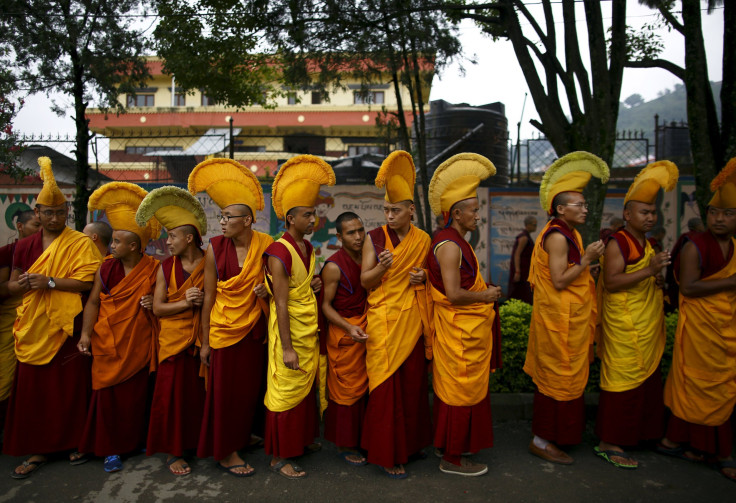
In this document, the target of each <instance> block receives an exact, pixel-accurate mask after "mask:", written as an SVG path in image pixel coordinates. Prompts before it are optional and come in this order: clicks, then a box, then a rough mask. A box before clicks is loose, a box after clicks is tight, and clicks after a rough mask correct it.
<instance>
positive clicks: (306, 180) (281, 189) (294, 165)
mask: <svg viewBox="0 0 736 503" xmlns="http://www.w3.org/2000/svg"><path fill="white" fill-rule="evenodd" d="M321 185H335V172H334V171H332V166H330V165H329V164H327V163H326V162H325V161H324V160H322V159H320V158H319V157H316V156H314V155H306V154H305V155H298V156H296V157H292V158H291V159H289V160H288V161H286V162H285V163H284V164H283V165H282V166H281V169H279V172H278V173H277V174H276V178H275V179H274V181H273V185H272V186H271V204H273V210H274V212H275V213H276V217H277V218H278V219H279V220H283V219H284V218H285V216H286V214H287V213H288V212H289V210H291V209H292V208H296V207H297V206H306V207H312V206H314V204H315V202H316V201H317V196H319V188H320V186H321Z"/></svg>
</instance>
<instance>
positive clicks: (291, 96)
mask: <svg viewBox="0 0 736 503" xmlns="http://www.w3.org/2000/svg"><path fill="white" fill-rule="evenodd" d="M286 103H287V104H288V105H296V93H287V94H286Z"/></svg>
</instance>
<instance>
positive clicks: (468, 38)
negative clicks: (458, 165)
mask: <svg viewBox="0 0 736 503" xmlns="http://www.w3.org/2000/svg"><path fill="white" fill-rule="evenodd" d="M529 8H530V10H532V9H534V10H532V12H534V13H535V16H538V19H542V18H543V15H542V13H541V9H540V8H539V6H538V5H532V4H531V2H530V6H529ZM578 11H579V14H578V19H579V21H578V27H579V40H581V41H582V43H583V44H585V38H584V37H585V19H584V15H583V12H582V6H579V7H578ZM603 12H604V14H603V16H604V22H607V23H610V7H609V5H607V2H606V3H604V6H603ZM627 13H628V16H627V17H628V24H629V25H631V26H633V27H640V26H641V25H644V24H647V23H651V22H653V21H655V20H656V16H655V14H654V11H652V10H650V9H648V8H646V7H643V6H640V5H639V4H638V2H637V1H632V0H629V2H628V10H627ZM558 18H559V19H561V16H558ZM703 20H704V26H703V31H704V33H705V37H706V51H707V56H708V70H709V73H710V80H712V81H720V80H721V65H722V56H723V54H722V50H723V13H722V11H720V10H717V11H715V12H714V13H713V14H711V15H707V13H706V12H703ZM557 24H558V25H559V26H560V28H559V29H558V34H559V33H561V32H562V27H561V21H560V22H558V23H557ZM525 30H526V31H527V32H528V31H529V30H530V27H529V26H528V25H525ZM459 34H460V40H461V42H462V44H463V48H464V51H465V53H466V55H467V56H469V57H474V58H475V59H476V61H477V64H475V65H472V64H470V63H468V62H467V61H466V62H464V63H463V64H462V66H463V67H464V68H465V74H464V75H462V74H461V73H460V64H458V63H455V64H452V65H451V66H449V67H448V68H447V69H445V70H444V72H443V74H442V76H441V77H440V78H439V79H435V81H434V82H433V85H432V92H431V95H430V99H432V100H436V99H443V100H446V101H449V102H451V103H463V102H464V103H469V104H471V105H482V104H485V103H492V102H496V101H500V102H502V103H504V104H505V105H506V117H507V119H508V125H509V134H510V136H511V138H513V139H514V140H516V124H517V122H519V120H520V118H521V113H522V104H523V102H524V93H525V92H526V91H527V85H526V81H525V80H524V77H523V75H522V72H521V69H520V68H519V66H518V64H517V62H516V57H515V55H514V51H513V49H512V47H511V43H510V42H508V41H503V40H501V41H497V42H493V41H492V40H491V39H490V38H489V37H486V36H484V35H482V34H481V33H480V30H479V29H478V28H477V27H476V26H475V25H474V24H473V23H472V22H469V21H468V22H464V23H462V25H461V26H460V31H459ZM662 37H663V41H664V46H665V49H664V51H663V53H662V55H661V56H662V57H663V58H665V59H668V60H670V61H673V62H675V63H677V64H680V65H683V62H684V42H683V39H682V36H681V35H680V34H679V33H677V32H674V31H673V32H667V31H666V30H663V31H662ZM558 46H559V48H560V50H562V48H563V44H562V42H561V41H560V43H559V44H558ZM583 58H584V61H586V59H587V55H586V54H585V53H583ZM563 64H564V61H563ZM677 83H680V81H679V80H678V79H677V78H675V77H674V76H673V75H672V74H670V73H669V72H667V71H665V70H659V69H626V70H625V72H624V81H623V88H622V91H621V101H623V100H624V99H626V97H628V96H630V95H631V94H634V93H639V94H641V95H642V96H643V97H644V99H645V100H647V101H648V100H651V99H653V98H656V97H657V93H658V92H660V91H662V90H664V89H666V88H669V89H672V88H673V87H674V86H675V84H677ZM57 102H59V103H61V104H62V105H63V106H66V107H68V108H69V109H70V110H71V108H72V107H71V105H72V100H71V98H69V97H57ZM532 118H538V117H537V114H536V111H535V109H534V103H533V102H532V98H531V96H529V97H528V98H527V103H526V108H525V111H524V116H523V121H522V132H521V136H522V138H528V137H530V136H531V135H532V134H536V129H535V128H534V127H533V126H531V125H530V124H529V120H530V119H532ZM15 126H16V129H17V130H18V131H20V132H23V133H29V134H30V133H33V134H36V135H38V134H45V135H47V134H53V135H57V134H66V133H70V134H71V133H73V132H74V122H73V121H72V119H71V117H70V115H67V116H66V117H64V118H60V117H57V116H56V115H55V114H54V113H53V112H51V110H50V101H49V99H48V98H46V97H45V96H44V95H35V96H30V97H28V98H26V104H25V106H24V107H23V109H21V111H20V113H19V114H18V116H17V118H16V121H15Z"/></svg>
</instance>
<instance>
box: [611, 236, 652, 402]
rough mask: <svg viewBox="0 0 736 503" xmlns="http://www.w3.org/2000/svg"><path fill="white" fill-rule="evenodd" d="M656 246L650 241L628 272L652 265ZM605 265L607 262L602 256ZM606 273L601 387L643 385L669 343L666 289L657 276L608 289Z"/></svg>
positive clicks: (617, 387) (633, 386) (619, 387)
mask: <svg viewBox="0 0 736 503" xmlns="http://www.w3.org/2000/svg"><path fill="white" fill-rule="evenodd" d="M654 254H655V253H654V249H653V248H652V246H651V245H650V244H649V242H648V241H647V242H646V248H645V249H644V256H643V257H642V258H641V259H640V260H639V261H638V262H636V263H635V264H630V265H627V266H626V268H625V269H624V272H626V273H632V272H636V271H640V270H642V269H645V268H647V267H649V264H650V262H651V260H652V258H653V257H654ZM601 266H602V267H603V268H604V269H605V262H604V260H603V258H601ZM603 276H604V275H603V274H601V275H600V277H599V278H598V293H599V309H598V311H599V312H600V313H601V317H600V334H599V340H598V347H597V349H598V358H600V359H601V389H602V390H605V391H616V392H618V391H628V390H631V389H634V388H636V387H637V386H639V385H641V384H642V383H643V382H644V381H646V380H647V378H649V376H651V375H652V374H653V373H654V371H655V370H657V368H658V367H659V362H660V360H661V359H662V353H663V352H664V345H665V327H664V306H663V302H664V300H663V294H662V289H661V288H659V287H658V286H657V284H656V280H655V278H654V277H649V278H647V279H644V280H642V281H640V282H639V283H637V284H636V285H634V286H632V287H630V288H628V289H626V290H620V291H618V292H609V291H608V290H606V289H605V282H604V278H603Z"/></svg>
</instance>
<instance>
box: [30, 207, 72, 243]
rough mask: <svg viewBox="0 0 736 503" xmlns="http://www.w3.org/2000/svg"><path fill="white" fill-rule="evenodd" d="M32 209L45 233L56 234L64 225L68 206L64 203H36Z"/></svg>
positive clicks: (59, 232) (67, 214) (60, 231)
mask: <svg viewBox="0 0 736 503" xmlns="http://www.w3.org/2000/svg"><path fill="white" fill-rule="evenodd" d="M34 211H35V212H36V216H37V217H38V219H39V220H40V222H41V228H42V229H43V231H44V233H45V234H48V235H52V236H58V235H59V234H61V233H62V231H63V230H64V228H65V227H66V219H67V217H68V216H69V206H67V204H66V203H63V204H59V205H58V206H46V205H45V204H37V205H36V208H35V209H34Z"/></svg>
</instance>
